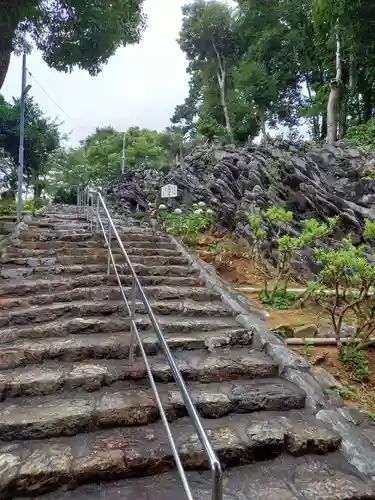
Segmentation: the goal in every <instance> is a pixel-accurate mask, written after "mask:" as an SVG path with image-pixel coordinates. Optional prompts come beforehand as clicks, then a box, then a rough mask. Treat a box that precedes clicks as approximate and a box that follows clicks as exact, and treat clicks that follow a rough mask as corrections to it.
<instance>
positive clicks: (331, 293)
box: [308, 221, 375, 348]
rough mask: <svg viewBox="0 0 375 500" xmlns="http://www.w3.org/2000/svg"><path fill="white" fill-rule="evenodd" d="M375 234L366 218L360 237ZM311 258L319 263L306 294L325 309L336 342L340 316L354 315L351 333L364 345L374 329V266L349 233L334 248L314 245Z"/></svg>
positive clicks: (338, 333)
mask: <svg viewBox="0 0 375 500" xmlns="http://www.w3.org/2000/svg"><path fill="white" fill-rule="evenodd" d="M374 237H375V224H374V223H373V222H371V221H366V224H365V230H364V233H363V238H364V239H365V240H367V241H371V240H373V239H374ZM313 255H314V258H315V260H316V262H317V263H318V264H320V265H321V266H322V270H321V271H320V273H319V275H318V279H317V281H315V282H309V283H308V291H309V295H310V297H312V298H313V299H314V300H315V302H316V303H317V304H318V305H320V306H321V307H323V309H325V310H326V311H327V312H328V314H329V316H330V318H331V323H332V327H333V329H334V332H335V337H336V341H337V344H338V345H340V342H341V340H340V335H341V329H342V326H343V322H344V319H345V318H346V317H347V316H348V315H351V316H354V317H355V336H356V337H358V338H360V339H361V343H360V344H359V348H361V347H364V346H365V345H366V343H367V342H368V340H369V338H370V337H371V336H372V335H373V334H374V333H375V295H372V294H371V292H372V290H373V288H374V287H375V266H374V265H373V264H372V263H371V262H369V260H368V259H367V256H366V253H365V247H364V246H363V245H361V246H359V247H356V246H355V245H354V244H353V242H352V239H351V237H350V236H346V237H345V238H343V239H342V241H341V243H340V245H339V246H338V247H337V248H334V249H330V250H323V249H315V250H314V252H313Z"/></svg>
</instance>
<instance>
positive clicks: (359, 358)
mask: <svg viewBox="0 0 375 500" xmlns="http://www.w3.org/2000/svg"><path fill="white" fill-rule="evenodd" d="M340 360H341V361H342V362H343V363H344V365H346V366H347V367H348V368H349V369H350V370H351V371H353V372H354V373H355V376H356V378H357V379H358V380H367V379H368V378H369V376H370V375H371V371H370V369H369V366H368V362H367V359H366V356H365V353H364V352H363V351H362V350H358V349H357V348H356V347H355V346H353V345H351V344H347V345H345V346H342V347H341V349H340Z"/></svg>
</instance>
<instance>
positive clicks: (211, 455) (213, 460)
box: [77, 189, 223, 500]
mask: <svg viewBox="0 0 375 500" xmlns="http://www.w3.org/2000/svg"><path fill="white" fill-rule="evenodd" d="M95 197H96V200H95ZM90 201H91V209H90ZM94 201H96V203H95V206H96V209H95V208H94ZM77 208H78V210H81V209H82V211H83V213H85V211H87V220H88V221H89V222H90V224H91V231H93V224H94V216H95V223H96V228H95V229H96V232H99V226H100V229H101V231H102V233H103V236H104V239H105V242H106V244H107V248H108V261H107V274H110V271H111V264H112V266H113V269H114V271H115V274H116V278H117V281H118V284H119V287H120V290H121V294H122V297H123V299H124V302H125V305H126V307H127V309H128V313H129V316H130V324H131V335H130V340H131V343H130V349H129V360H130V362H132V361H133V360H134V348H135V345H134V341H135V337H136V339H137V341H138V345H139V349H140V351H141V355H142V357H143V360H144V362H145V366H146V371H147V375H148V377H149V379H150V383H151V388H152V390H153V393H154V396H155V399H156V404H157V406H158V409H159V412H160V416H161V419H162V421H163V424H164V427H165V430H166V432H167V436H168V441H169V444H170V446H171V448H172V453H173V456H174V459H175V462H176V466H177V469H178V472H179V474H180V478H181V481H182V484H183V487H184V490H185V493H186V496H187V498H188V500H194V498H193V495H192V493H191V489H190V486H189V483H188V480H187V477H186V473H185V470H184V468H183V465H182V462H181V459H180V456H179V453H178V449H177V446H176V443H175V441H174V438H173V435H172V431H171V428H170V425H169V423H168V419H167V416H166V414H165V411H164V408H163V404H162V401H161V398H160V395H159V392H158V389H157V387H156V383H155V379H154V376H153V374H152V370H151V367H150V364H149V361H148V358H147V354H146V351H145V349H144V347H143V343H142V339H141V336H140V334H139V331H138V328H137V325H136V322H135V305H136V300H137V293H139V295H140V298H141V300H142V302H143V305H144V307H145V310H146V312H147V314H148V316H149V318H150V320H151V324H152V326H153V329H154V331H155V333H156V336H157V339H158V341H159V344H160V346H161V349H162V351H163V352H164V354H165V356H166V358H167V361H168V364H169V366H170V369H171V371H172V373H173V377H174V379H175V382H176V384H177V386H178V388H179V390H180V393H181V395H182V399H183V401H184V403H185V406H186V408H187V411H188V414H189V417H190V419H191V421H192V424H193V427H194V429H195V431H196V433H197V435H198V438H199V440H200V442H201V444H202V446H203V449H204V451H205V452H206V455H207V457H208V461H209V465H210V469H211V473H212V494H211V499H212V500H222V498H223V473H222V468H221V464H220V462H219V459H218V458H217V455H216V453H215V451H214V449H213V448H212V445H211V443H210V441H209V439H208V436H207V434H206V431H205V430H204V428H203V425H202V422H201V420H200V417H199V414H198V412H197V409H196V407H195V405H194V403H193V401H192V399H191V397H190V394H189V392H188V389H187V387H186V384H185V381H184V379H183V377H182V375H181V372H180V370H179V369H178V367H177V365H176V362H175V360H174V358H173V355H172V353H171V351H170V349H169V347H168V344H167V342H166V340H165V338H164V335H163V333H162V331H161V328H160V326H159V323H158V321H157V319H156V317H155V314H154V312H153V311H152V308H151V305H150V303H149V301H148V299H147V297H146V294H145V292H144V290H143V288H142V285H141V283H140V282H139V279H138V276H137V274H136V272H135V270H134V267H133V265H132V263H131V261H130V258H129V256H128V253H127V252H126V250H125V248H124V245H123V243H122V241H121V238H120V236H119V234H118V232H117V229H116V227H115V225H114V222H113V219H112V217H111V215H110V213H109V211H108V208H107V206H106V203H105V201H104V199H103V197H102V195H101V194H100V192H99V191H95V190H84V191H82V190H80V189H78V191H77ZM101 209H103V210H104V214H105V216H106V217H107V220H108V230H107V231H106V230H105V228H104V224H103V220H102V217H101ZM112 234H113V236H114V237H115V239H116V240H117V243H118V244H119V246H120V249H121V251H122V253H123V255H124V257H125V260H126V263H127V265H128V267H129V270H130V274H131V276H132V278H133V281H132V292H131V304H130V305H129V301H128V299H127V298H126V295H125V293H124V289H123V286H122V283H121V278H120V276H119V273H118V271H117V266H116V262H115V259H114V256H113V252H112V249H111V240H112Z"/></svg>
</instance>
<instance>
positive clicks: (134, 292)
mask: <svg viewBox="0 0 375 500" xmlns="http://www.w3.org/2000/svg"><path fill="white" fill-rule="evenodd" d="M131 300H132V303H131V313H130V325H131V326H130V349H129V361H130V362H131V363H132V362H133V361H134V340H135V332H134V329H135V327H134V325H135V303H136V300H137V284H136V282H135V279H134V278H133V282H132V298H131Z"/></svg>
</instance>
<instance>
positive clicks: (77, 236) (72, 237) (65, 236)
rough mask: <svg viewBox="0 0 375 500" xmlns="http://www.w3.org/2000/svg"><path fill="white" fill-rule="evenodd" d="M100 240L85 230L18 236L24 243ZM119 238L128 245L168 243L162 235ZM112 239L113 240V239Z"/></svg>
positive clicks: (23, 233)
mask: <svg viewBox="0 0 375 500" xmlns="http://www.w3.org/2000/svg"><path fill="white" fill-rule="evenodd" d="M95 237H96V238H102V235H101V234H95V233H92V232H90V231H86V230H85V229H79V230H77V232H72V231H71V230H69V229H68V230H61V231H58V230H55V231H43V228H39V230H37V228H32V230H31V229H30V230H28V231H23V232H22V233H21V234H20V239H21V240H24V241H30V240H31V241H35V240H41V241H50V240H60V241H87V240H91V239H95ZM121 237H122V239H123V240H126V241H127V242H128V243H129V242H131V241H139V242H140V241H141V242H147V243H151V242H152V243H153V242H157V243H162V242H166V243H169V242H170V238H169V236H166V235H164V234H163V233H158V234H157V235H155V236H154V235H153V233H143V232H139V233H135V232H132V233H130V232H126V233H125V232H124V231H122V232H121ZM113 239H115V238H114V237H113Z"/></svg>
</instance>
